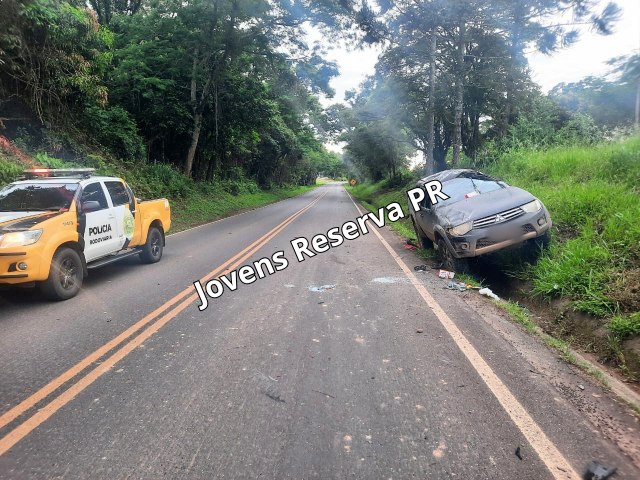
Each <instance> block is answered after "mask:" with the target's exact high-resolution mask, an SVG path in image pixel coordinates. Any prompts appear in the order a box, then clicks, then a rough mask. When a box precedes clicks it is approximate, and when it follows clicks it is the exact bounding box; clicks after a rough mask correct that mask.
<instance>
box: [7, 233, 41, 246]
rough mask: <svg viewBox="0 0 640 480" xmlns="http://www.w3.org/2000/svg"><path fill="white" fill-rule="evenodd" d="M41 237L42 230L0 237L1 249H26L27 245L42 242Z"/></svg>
mask: <svg viewBox="0 0 640 480" xmlns="http://www.w3.org/2000/svg"><path fill="white" fill-rule="evenodd" d="M41 236H42V229H40V230H26V231H24V232H11V233H6V234H4V235H0V248H10V247H26V246H27V245H33V244H34V243H36V242H37V241H38V240H40V237H41Z"/></svg>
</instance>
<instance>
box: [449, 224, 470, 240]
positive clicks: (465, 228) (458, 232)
mask: <svg viewBox="0 0 640 480" xmlns="http://www.w3.org/2000/svg"><path fill="white" fill-rule="evenodd" d="M472 228H473V222H466V223H462V224H460V225H457V226H455V227H451V228H449V229H448V232H449V233H450V234H451V235H453V236H454V237H460V236H462V235H465V234H467V233H469V232H470V231H471V229H472Z"/></svg>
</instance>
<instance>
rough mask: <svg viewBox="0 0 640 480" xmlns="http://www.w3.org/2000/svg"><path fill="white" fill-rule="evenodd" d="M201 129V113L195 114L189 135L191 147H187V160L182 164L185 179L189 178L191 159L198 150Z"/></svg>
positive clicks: (191, 165)
mask: <svg viewBox="0 0 640 480" xmlns="http://www.w3.org/2000/svg"><path fill="white" fill-rule="evenodd" d="M201 129H202V112H196V113H195V115H194V116H193V131H192V133H191V145H189V152H187V158H186V160H185V162H184V174H185V175H186V176H187V177H190V176H191V170H192V169H193V159H194V157H195V156H196V149H197V148H198V140H199V139H200V130H201Z"/></svg>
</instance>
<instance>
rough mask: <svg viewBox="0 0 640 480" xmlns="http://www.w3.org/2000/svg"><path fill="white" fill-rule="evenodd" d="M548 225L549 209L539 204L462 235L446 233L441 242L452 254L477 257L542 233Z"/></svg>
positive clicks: (462, 256) (549, 225) (549, 219)
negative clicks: (516, 216) (521, 213)
mask: <svg viewBox="0 0 640 480" xmlns="http://www.w3.org/2000/svg"><path fill="white" fill-rule="evenodd" d="M551 224H552V223H551V218H550V217H549V212H547V210H546V208H544V207H543V208H542V209H541V210H539V211H537V212H535V213H525V214H524V215H521V216H519V217H518V218H515V219H513V220H510V221H508V222H505V223H501V224H494V225H490V226H487V227H483V228H474V229H472V230H471V231H469V233H467V234H465V235H462V236H452V235H449V234H447V235H446V237H445V241H446V242H447V244H448V246H449V248H450V250H451V252H452V253H453V255H454V256H455V257H457V258H468V257H477V256H479V255H485V254H487V253H492V252H496V251H498V250H502V249H503V248H506V247H510V246H512V245H518V244H520V243H522V242H525V241H527V240H530V239H533V238H537V237H539V236H541V235H544V234H545V233H546V232H547V230H549V228H551Z"/></svg>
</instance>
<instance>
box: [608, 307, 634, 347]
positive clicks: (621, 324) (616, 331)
mask: <svg viewBox="0 0 640 480" xmlns="http://www.w3.org/2000/svg"><path fill="white" fill-rule="evenodd" d="M607 329H608V330H609V332H611V334H612V335H613V336H614V337H615V338H617V339H618V340H625V339H627V338H629V337H633V336H636V335H640V312H635V313H632V314H631V315H628V316H621V315H616V316H615V317H613V318H612V319H611V320H609V323H608V324H607Z"/></svg>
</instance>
